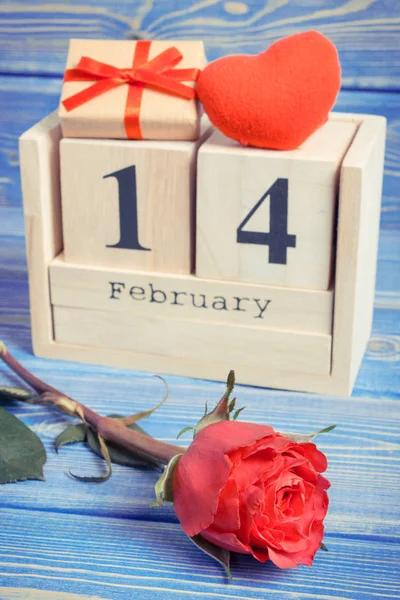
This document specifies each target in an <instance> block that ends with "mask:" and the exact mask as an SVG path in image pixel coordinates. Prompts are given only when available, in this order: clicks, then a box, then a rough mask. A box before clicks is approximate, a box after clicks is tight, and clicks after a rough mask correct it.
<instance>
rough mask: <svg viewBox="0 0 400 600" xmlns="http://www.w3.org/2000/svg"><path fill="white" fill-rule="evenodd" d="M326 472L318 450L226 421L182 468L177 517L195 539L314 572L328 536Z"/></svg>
mask: <svg viewBox="0 0 400 600" xmlns="http://www.w3.org/2000/svg"><path fill="white" fill-rule="evenodd" d="M326 468H327V460H326V457H325V455H324V454H322V452H320V451H319V450H317V448H316V446H315V444H312V443H309V442H308V443H296V442H293V441H292V440H290V439H288V438H286V437H284V436H283V435H281V434H280V433H277V432H275V431H274V430H273V429H272V427H268V426H265V425H255V424H252V423H241V422H237V421H220V422H217V423H214V424H212V425H209V426H207V427H205V428H204V429H202V430H201V431H200V432H199V433H198V434H197V435H196V437H195V438H194V440H193V442H192V443H191V445H190V446H189V448H188V449H187V451H186V452H185V454H183V456H182V457H181V458H180V460H179V462H178V463H177V466H176V468H175V471H174V474H173V498H174V508H175V512H176V514H177V516H178V519H179V521H180V522H181V525H182V528H183V530H184V531H185V533H187V535H189V536H194V535H196V534H201V535H202V536H203V537H204V538H205V539H206V540H208V541H209V542H212V543H213V544H215V545H217V546H220V547H222V548H226V549H227V550H231V551H233V552H240V553H243V554H252V555H253V556H254V557H255V558H256V559H257V560H259V561H261V562H265V561H266V560H268V559H271V560H272V561H273V562H274V563H275V564H276V565H278V567H282V568H285V567H296V566H297V565H298V564H304V565H311V564H312V561H313V558H314V555H315V553H316V551H317V550H318V549H319V548H320V546H321V542H322V538H323V535H324V527H323V524H322V522H323V519H324V517H325V515H326V512H327V509H328V496H327V494H326V492H325V490H326V489H328V488H329V485H330V484H329V481H327V480H326V479H325V478H324V477H322V475H320V473H321V472H324V471H325V470H326Z"/></svg>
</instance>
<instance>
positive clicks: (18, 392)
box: [0, 385, 36, 402]
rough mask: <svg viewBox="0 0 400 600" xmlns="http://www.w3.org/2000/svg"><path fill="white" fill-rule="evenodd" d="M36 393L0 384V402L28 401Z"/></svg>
mask: <svg viewBox="0 0 400 600" xmlns="http://www.w3.org/2000/svg"><path fill="white" fill-rule="evenodd" d="M35 396H36V395H35V394H34V393H33V392H28V391H27V390H23V389H22V388H17V387H10V386H6V385H2V386H0V402H10V401H11V400H20V401H22V402H29V401H30V400H32V398H34V397H35Z"/></svg>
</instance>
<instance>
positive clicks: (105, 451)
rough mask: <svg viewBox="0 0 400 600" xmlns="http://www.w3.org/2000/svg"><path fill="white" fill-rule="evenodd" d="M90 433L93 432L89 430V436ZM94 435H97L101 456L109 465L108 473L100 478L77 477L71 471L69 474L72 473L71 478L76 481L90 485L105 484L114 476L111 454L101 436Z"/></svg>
mask: <svg viewBox="0 0 400 600" xmlns="http://www.w3.org/2000/svg"><path fill="white" fill-rule="evenodd" d="M89 431H91V430H88V434H89ZM92 433H93V432H92ZM93 435H97V439H98V441H99V446H100V451H101V455H102V457H103V458H104V460H105V461H106V463H107V473H105V474H104V475H99V476H93V475H92V476H90V475H89V476H87V475H75V474H74V473H72V472H71V471H70V472H69V473H70V475H71V477H73V478H74V479H78V480H79V481H87V482H89V483H104V481H107V479H110V477H111V475H112V467H111V459H110V454H109V452H108V448H107V445H106V443H105V441H104V440H103V438H102V437H101V435H98V434H93Z"/></svg>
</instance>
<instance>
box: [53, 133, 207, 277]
mask: <svg viewBox="0 0 400 600" xmlns="http://www.w3.org/2000/svg"><path fill="white" fill-rule="evenodd" d="M198 144H199V142H191V141H190V142H189V141H187V142H186V141H178V142H176V141H175V142H168V141H150V140H140V141H135V140H98V139H96V140H89V139H63V140H61V144H60V164H61V192H62V221H63V234H64V252H65V258H66V261H67V262H70V263H75V264H86V265H94V266H96V265H99V266H103V267H104V266H109V267H121V268H134V269H138V270H145V271H160V272H167V273H183V274H187V273H190V272H191V271H192V270H193V267H194V264H193V263H194V217H195V198H194V196H195V169H196V155H197V149H198Z"/></svg>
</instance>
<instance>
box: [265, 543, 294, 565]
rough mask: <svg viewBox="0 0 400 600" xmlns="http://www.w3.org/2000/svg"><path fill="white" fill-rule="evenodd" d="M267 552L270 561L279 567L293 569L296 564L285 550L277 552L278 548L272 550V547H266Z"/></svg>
mask: <svg viewBox="0 0 400 600" xmlns="http://www.w3.org/2000/svg"><path fill="white" fill-rule="evenodd" d="M268 554H269V557H270V559H271V560H272V562H273V563H274V564H275V565H276V566H277V567H279V568H280V569H294V568H296V567H297V566H298V565H297V563H296V562H295V561H294V560H293V559H292V558H290V557H289V556H288V555H287V554H286V552H279V550H278V551H277V550H273V549H272V548H268Z"/></svg>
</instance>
